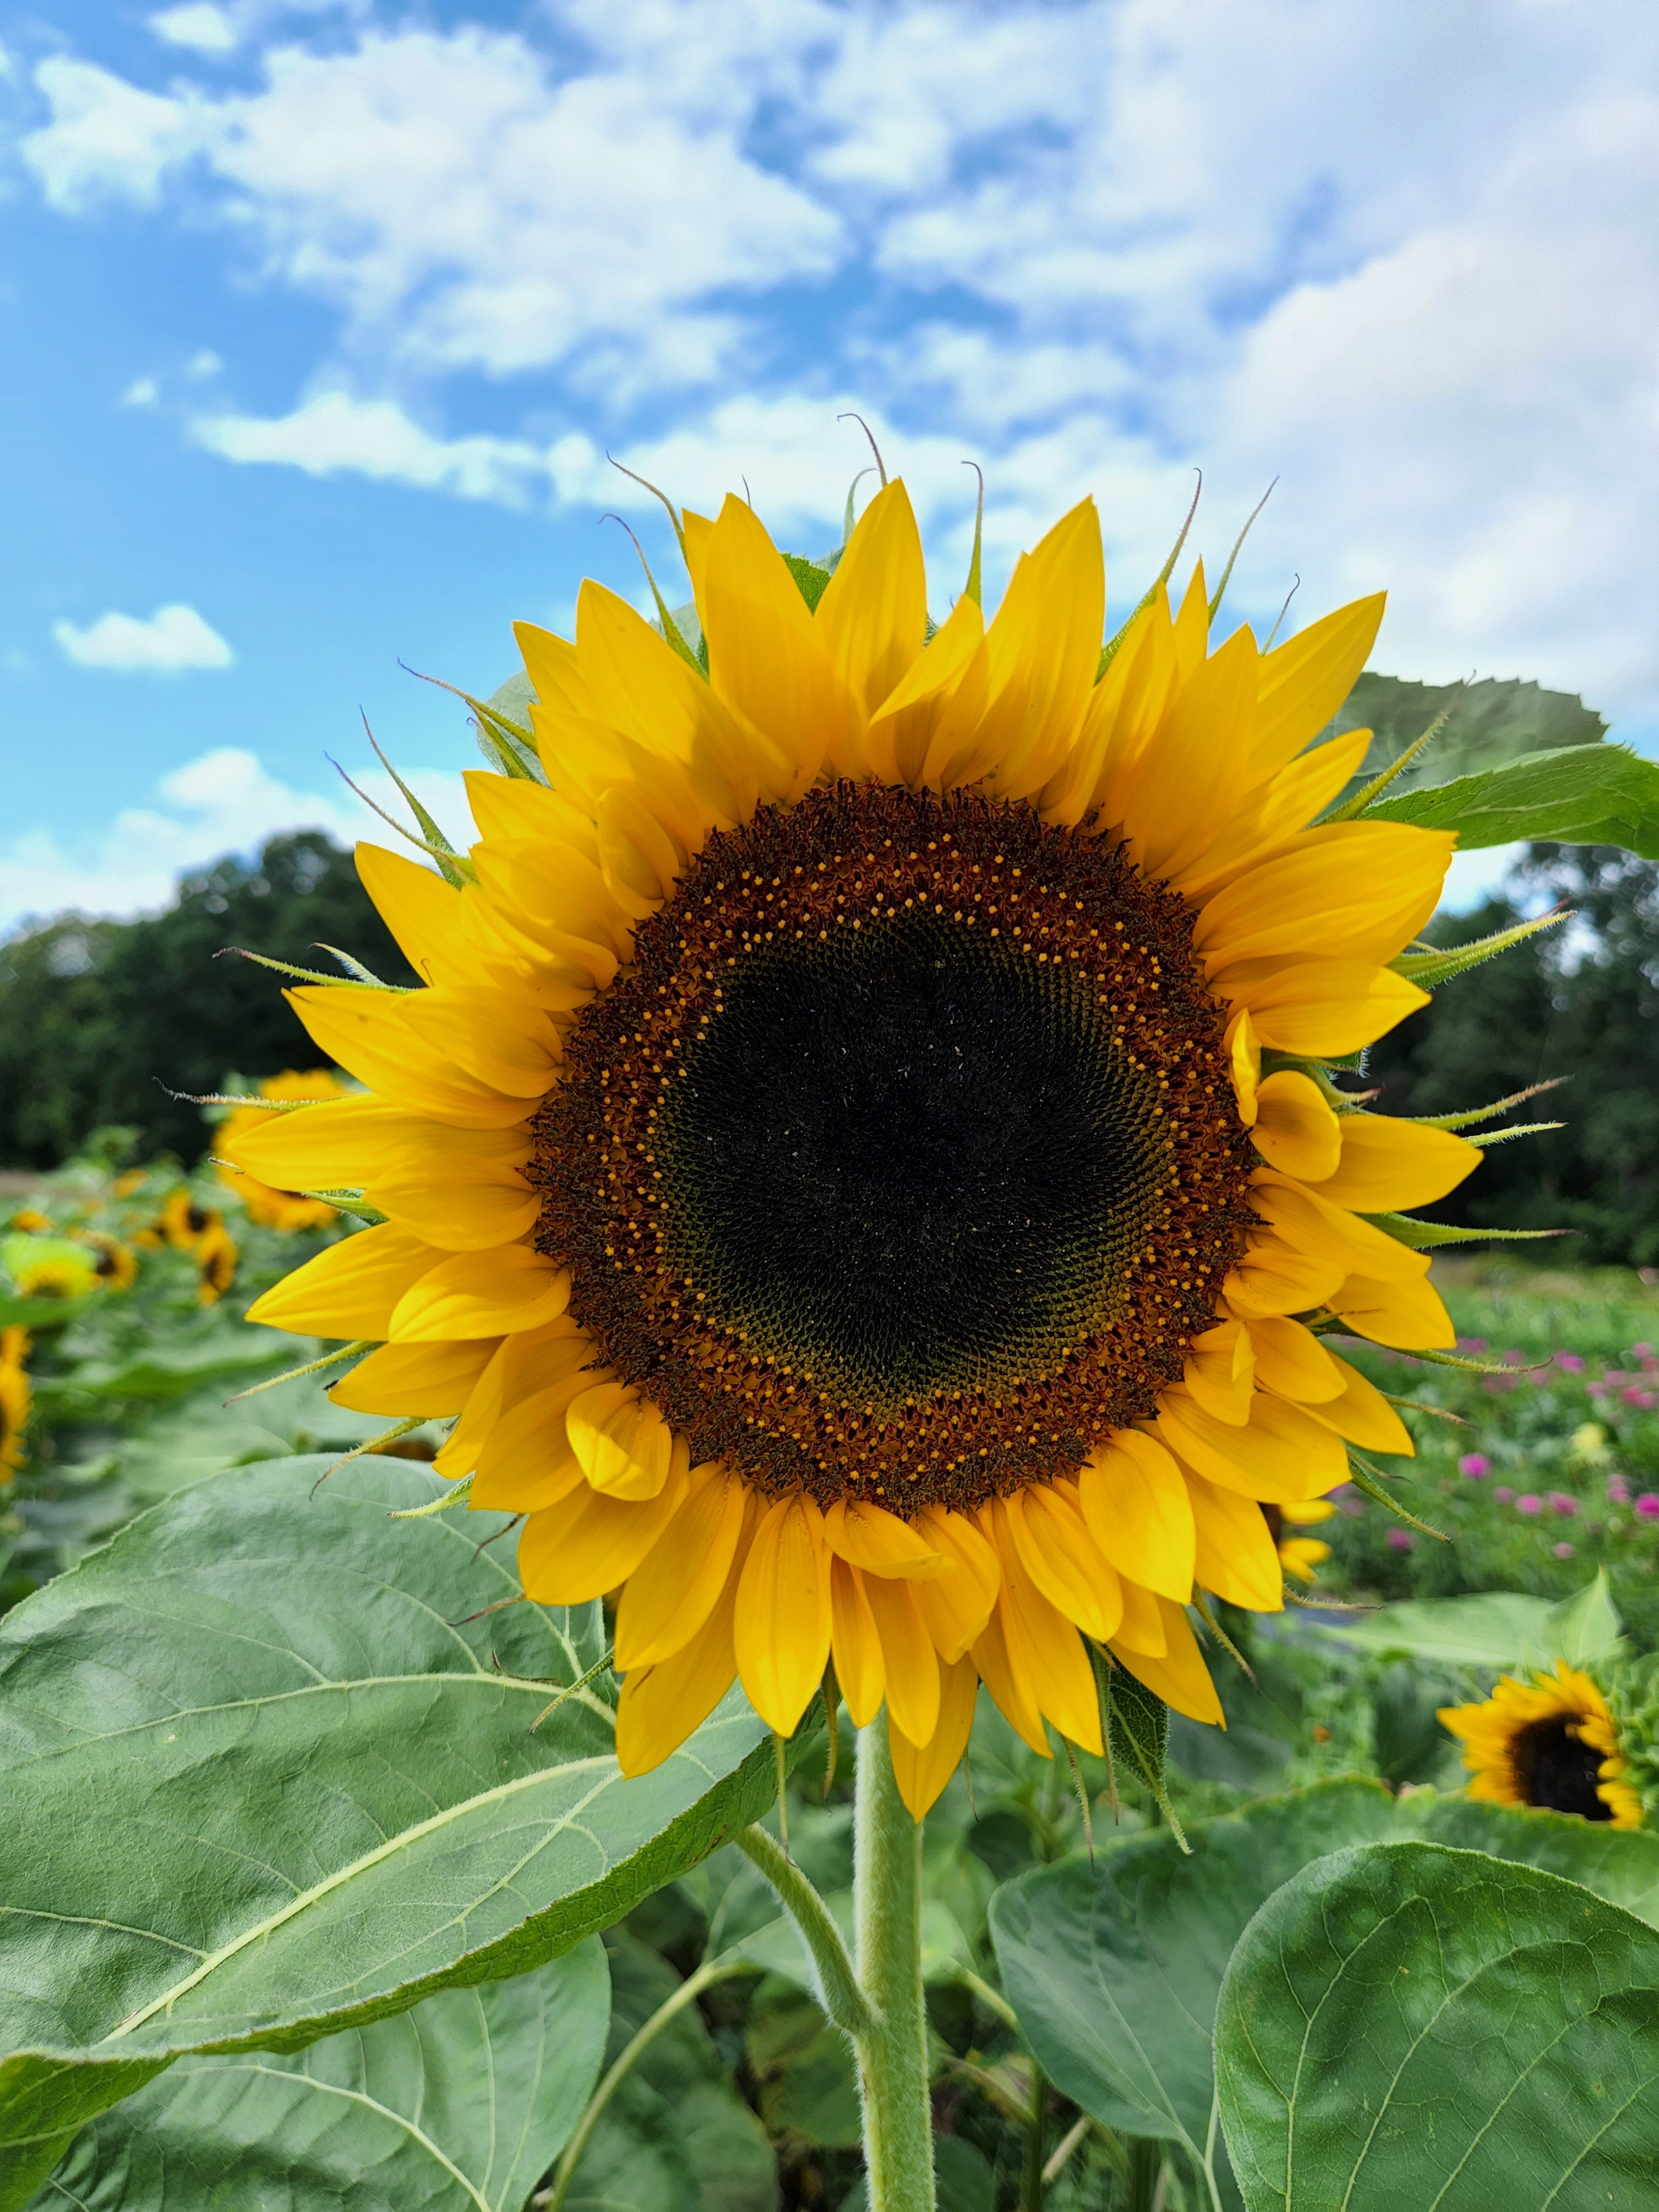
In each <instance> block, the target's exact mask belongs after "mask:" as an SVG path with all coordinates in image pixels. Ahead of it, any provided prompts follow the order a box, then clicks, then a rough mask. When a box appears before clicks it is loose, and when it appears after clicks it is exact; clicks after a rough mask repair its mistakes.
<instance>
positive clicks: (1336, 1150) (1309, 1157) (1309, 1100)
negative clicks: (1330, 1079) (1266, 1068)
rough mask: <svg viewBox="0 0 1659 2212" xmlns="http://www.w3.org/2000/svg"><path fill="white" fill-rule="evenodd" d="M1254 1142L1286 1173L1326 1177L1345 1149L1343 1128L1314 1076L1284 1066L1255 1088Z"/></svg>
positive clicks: (1311, 1179)
mask: <svg viewBox="0 0 1659 2212" xmlns="http://www.w3.org/2000/svg"><path fill="white" fill-rule="evenodd" d="M1250 1142H1251V1143H1252V1144H1253V1145H1254V1146H1255V1148H1256V1150H1257V1152H1260V1153H1261V1157H1262V1158H1263V1159H1264V1160H1267V1161H1269V1162H1270V1163H1271V1164H1273V1166H1274V1167H1276V1168H1282V1169H1283V1170H1285V1174H1286V1175H1291V1176H1298V1177H1299V1178H1300V1179H1301V1180H1302V1181H1303V1182H1322V1181H1323V1180H1324V1178H1325V1177H1326V1176H1328V1175H1329V1174H1330V1173H1331V1171H1332V1170H1333V1169H1334V1167H1335V1165H1336V1163H1337V1160H1338V1158H1340V1154H1341V1151H1342V1132H1341V1130H1340V1127H1338V1126H1337V1118H1336V1115H1334V1113H1332V1111H1331V1109H1330V1108H1329V1107H1328V1105H1327V1104H1326V1103H1325V1101H1324V1099H1323V1097H1322V1096H1321V1095H1320V1090H1319V1085H1317V1084H1316V1082H1315V1081H1314V1080H1313V1079H1312V1077H1311V1076H1307V1075H1301V1074H1298V1073H1297V1070H1296V1069H1295V1068H1293V1067H1281V1068H1280V1069H1279V1071H1278V1072H1277V1073H1276V1074H1273V1075H1270V1076H1268V1077H1267V1079H1266V1081H1265V1082H1264V1083H1263V1084H1262V1085H1261V1089H1260V1090H1259V1091H1257V1092H1256V1116H1255V1122H1254V1124H1253V1125H1252V1127H1251V1130H1250Z"/></svg>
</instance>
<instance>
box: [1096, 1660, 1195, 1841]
mask: <svg viewBox="0 0 1659 2212" xmlns="http://www.w3.org/2000/svg"><path fill="white" fill-rule="evenodd" d="M1090 1656H1091V1659H1092V1661H1093V1662H1094V1669H1095V1686H1096V1687H1097V1690H1098V1691H1099V1692H1100V1708H1101V1717H1102V1719H1103V1722H1104V1723H1105V1737H1106V1749H1107V1752H1108V1753H1109V1756H1110V1758H1111V1759H1113V1760H1115V1761H1121V1764H1122V1765H1125V1766H1127V1768H1128V1770H1129V1771H1130V1772H1131V1773H1132V1774H1134V1775H1137V1776H1139V1778H1140V1780H1141V1781H1142V1782H1144V1783H1145V1784H1146V1787H1147V1788H1148V1789H1149V1790H1151V1791H1152V1796H1153V1799H1154V1801H1155V1802H1156V1803H1157V1806H1158V1810H1159V1812H1160V1813H1162V1814H1163V1815H1164V1819H1165V1820H1167V1821H1168V1822H1169V1824H1170V1832H1171V1833H1172V1834H1173V1835H1174V1837H1175V1839H1176V1843H1177V1844H1180V1845H1181V1847H1182V1850H1185V1848H1186V1844H1185V1840H1184V1838H1182V1832H1181V1823H1180V1821H1179V1820H1176V1816H1175V1813H1174V1811H1173V1809H1172V1808H1171V1807H1170V1792H1169V1787H1168V1784H1167V1783H1166V1782H1165V1779H1164V1767H1165V1765H1166V1763H1167V1761H1168V1759H1169V1753H1170V1708H1169V1707H1168V1706H1167V1705H1165V1704H1164V1700H1163V1699H1162V1698H1159V1697H1155V1696H1154V1695H1153V1693H1152V1691H1151V1690H1149V1689H1148V1688H1147V1687H1146V1684H1145V1683H1144V1682H1142V1681H1139V1680H1137V1679H1136V1677H1135V1676H1134V1675H1133V1674H1130V1672H1129V1670H1128V1668H1127V1667H1118V1666H1115V1665H1114V1664H1113V1663H1112V1662H1110V1661H1109V1660H1108V1659H1106V1658H1105V1657H1104V1656H1103V1655H1102V1654H1101V1653H1100V1652H1099V1651H1098V1650H1096V1648H1095V1647H1094V1646H1093V1645H1092V1644H1091V1646H1090Z"/></svg>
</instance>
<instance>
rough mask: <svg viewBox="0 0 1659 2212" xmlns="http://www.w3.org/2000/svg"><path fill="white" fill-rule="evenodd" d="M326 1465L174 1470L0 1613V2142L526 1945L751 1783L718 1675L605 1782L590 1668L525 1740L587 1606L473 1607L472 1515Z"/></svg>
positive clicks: (717, 1812) (477, 1538) (411, 1475)
mask: <svg viewBox="0 0 1659 2212" xmlns="http://www.w3.org/2000/svg"><path fill="white" fill-rule="evenodd" d="M328 1464H329V1462H327V1461H326V1460H322V1459H315V1458H310V1459H291V1460H286V1461H282V1462H276V1463H274V1464H271V1465H266V1466H260V1467H255V1468H244V1469H240V1470H239V1471H237V1472H236V1473H234V1474H229V1475H227V1476H224V1477H223V1478H222V1479H221V1480H216V1481H213V1482H210V1483H205V1484H202V1485H198V1486H196V1487H194V1488H192V1489H190V1490H186V1491H183V1492H179V1493H178V1494H177V1495H176V1496H174V1497H173V1498H169V1499H167V1501H166V1502H165V1503H163V1504H160V1505H158V1506H156V1507H155V1508H154V1509H153V1510H151V1511H150V1512H149V1513H147V1514H145V1515H143V1516H142V1517H141V1518H140V1519H138V1520H137V1521H136V1522H132V1523H131V1524H130V1525H129V1526H128V1527H127V1528H125V1529H124V1530H123V1531H122V1532H121V1533H120V1534H119V1535H118V1536H117V1537H116V1538H115V1539H114V1540H113V1541H112V1542H111V1543H110V1544H109V1545H108V1547H106V1549H104V1550H103V1551H101V1552H99V1553H94V1554H93V1555H92V1556H91V1557H90V1558H88V1559H86V1560H85V1561H84V1562H83V1563H82V1565H81V1566H80V1567H79V1568H78V1569H77V1570H76V1571H74V1572H73V1573H71V1574H67V1575H64V1576H63V1577H60V1578H59V1579H58V1580H57V1581H56V1582H54V1583H51V1584H50V1585H49V1586H48V1587H47V1588H46V1589H44V1590H42V1591H40V1593H38V1595H35V1596H33V1597H32V1598H30V1599H28V1600H27V1601H25V1602H24V1603H23V1604H22V1605H21V1606H19V1607H16V1608H15V1610H14V1611H13V1612H12V1613H9V1614H8V1615H7V1617H6V1619H5V1620H4V1621H3V1623H0V1793H3V1798H4V1802H5V1803H6V1806H7V1817H6V1820H5V1821H4V1822H3V1824H0V1906H3V1907H4V1908H7V1909H6V1910H4V1911H0V2144H4V2143H10V2144H14V2145H19V2146H22V2145H27V2144H29V2143H31V2142H33V2143H34V2144H36V2145H37V2146H38V2145H40V2144H41V2143H42V2142H45V2140H46V2138H48V2137H49V2136H52V2134H53V2133H55V2132H60V2131H61V2130H64V2129H65V2128H68V2127H71V2126H74V2125H76V2124H79V2123H80V2122H81V2121H82V2120H84V2119H86V2118H88V2117H90V2115H91V2114H92V2113H94V2112H97V2111H99V2110H100V2109H102V2108H103V2107H104V2106H106V2105H108V2104H111V2103H112V2102H114V2101H115V2100H117V2099H118V2098H120V2097H123V2096H126V2095H128V2094H130V2093H131V2092H132V2091H133V2090H134V2089H136V2088H137V2087H139V2086H140V2084H141V2083H142V2082H143V2081H144V2080H145V2079H147V2078H148V2076H149V2075H150V2074H152V2073H154V2072H155V2071H156V2070H157V2069H159V2068H161V2066H164V2065H166V2064H167V2063H168V2062H169V2061H170V2060H172V2059H173V2058H174V2057H179V2056H180V2055H182V2054H183V2053H185V2052H187V2051H204V2050H216V2051H228V2050H240V2049H246V2048H263V2049H266V2050H273V2049H274V2050H284V2049H285V2050H295V2049H298V2048H300V2047H301V2046H302V2045H305V2044H307V2043H308V2042H310V2041H312V2040H313V2039H314V2038H315V2037H317V2036H319V2035H320V2034H327V2033H331V2032H334V2031H336V2030H337V2029H340V2028H343V2027H349V2026H354V2025H357V2024H360V2023H367V2022H368V2021H374V2020H378V2019H381V2018H384V2017H386V2015H390V2014H392V2013H397V2012H400V2011H402V2010H404V2008H406V2007H408V2006H409V2005H411V2004H413V2003H415V2002H417V2001H418V2000H419V1999H420V1998H422V1997H423V1996H428V1994H430V1993H431V1992H432V1991H433V1990H437V1989H441V1988H444V1987H447V1986H450V1985H453V1984H458V1983H459V1984H471V1983H477V1982H483V1981H489V1980H493V1979H495V1978H501V1977H505V1976H509V1975H513V1974H520V1973H524V1972H528V1971H529V1970H530V1969H531V1968H532V1967H534V1966H539V1965H540V1964H542V1963H543V1961H544V1960H547V1959H549V1958H552V1957H555V1956H556V1955H557V1954H560V1953H562V1952H563V1951H566V1950H568V1949H569V1948H571V1947H572V1946H573V1945H574V1944H575V1943H577V1942H580V1940H581V1939H582V1937H583V1936H586V1935H589V1934H591V1933H592V1931H593V1930H595V1929H600V1928H604V1927H607V1926H609V1925H610V1924H611V1923H612V1922H614V1921H615V1920H617V1918H619V1917H621V1916H622V1915H623V1914H624V1913H626V1912H627V1911H629V1910H630V1909H631V1907H632V1906H633V1905H634V1904H635V1902H636V1901H637V1900H638V1899H640V1898H641V1897H642V1896H644V1895H646V1894H647V1893H649V1892H650V1891H652V1890H653V1889H656V1888H657V1887H659V1886H660V1885H661V1884H662V1883H663V1882H665V1881H671V1880H672V1879H673V1878H674V1877H675V1876H676V1875H678V1874H680V1873H681V1872H682V1871H683V1870H684V1869H685V1868H687V1867H689V1866H690V1865H692V1864H694V1863H696V1861H697V1860H698V1859H700V1858H702V1857H703V1856H704V1855H705V1853H707V1852H708V1851H710V1850H715V1849H717V1848H718V1847H719V1846H720V1844H723V1843H724V1842H726V1840H727V1838H729V1837H730V1836H731V1835H732V1832H734V1831H735V1830H736V1829H737V1828H738V1826H742V1825H743V1824H744V1823H745V1822H747V1821H749V1820H752V1819H753V1818H754V1817H755V1816H756V1814H757V1813H759V1812H761V1811H762V1810H763V1809H764V1808H765V1807H766V1806H767V1804H768V1803H769V1802H770V1799H771V1796H772V1794H773V1778H772V1764H771V1746H770V1742H769V1738H768V1737H767V1735H766V1732H765V1730H764V1729H763V1728H762V1726H761V1723H759V1721H758V1720H757V1718H756V1717H755V1716H754V1715H753V1713H752V1712H750V1710H749V1708H748V1706H747V1705H746V1704H744V1701H743V1700H742V1699H741V1698H740V1697H738V1695H736V1694H735V1693H734V1694H733V1695H732V1696H731V1697H729V1698H728V1699H727V1700H726V1703H725V1704H724V1705H722V1706H721V1707H720V1709H719V1711H717V1712H716V1713H715V1714H714V1716H713V1717H711V1718H710V1719H709V1720H708V1722H706V1723H704V1725H703V1727H702V1729H699V1730H698V1731H697V1733H696V1735H694V1736H693V1737H692V1738H691V1740H690V1742H689V1743H687V1744H686V1745H685V1746H684V1747H682V1749H681V1750H680V1751H679V1752H678V1753H676V1754H675V1755H674V1756H673V1757H672V1758H671V1759H668V1760H667V1761H665V1763H664V1765H661V1766H660V1767H659V1768H658V1769H656V1771H654V1772H653V1773H651V1774H648V1775H643V1776H641V1777H640V1778H637V1779H635V1780H633V1781H624V1780H623V1778H622V1776H621V1775H620V1773H619V1772H618V1771H617V1764H616V1760H615V1758H614V1756H613V1753H612V1750H611V1743H612V1719H611V1710H610V1708H609V1706H608V1705H606V1703H605V1700H604V1699H602V1698H601V1697H600V1696H599V1695H598V1694H597V1692H595V1691H593V1690H592V1689H589V1690H585V1691H582V1692H578V1693H577V1694H575V1695H574V1696H571V1697H568V1698H566V1699H564V1700H563V1701H562V1703H560V1704H559V1705H557V1707H556V1711H553V1712H552V1713H551V1714H550V1715H549V1717H547V1719H546V1720H545V1721H544V1723H543V1725H542V1726H541V1727H540V1729H538V1731H537V1732H536V1733H535V1734H533V1735H532V1732H531V1724H532V1721H534V1720H535V1718H536V1717H537V1716H538V1714H539V1713H541V1712H542V1711H543V1709H544V1707H545V1706H546V1705H548V1703H549V1702H550V1699H551V1698H552V1697H553V1695H554V1694H555V1693H554V1691H553V1689H552V1688H551V1687H550V1684H551V1683H555V1682H562V1683H565V1684H568V1683H570V1682H572V1681H574V1679H575V1678H576V1677H577V1676H578V1675H580V1674H582V1673H583V1672H584V1671H585V1670H586V1668H588V1667H589V1666H591V1665H592V1662H594V1660H595V1659H596V1658H597V1657H598V1656H599V1654H600V1652H601V1650H602V1649H603V1633H602V1629H601V1626H600V1620H599V1608H598V1607H597V1606H592V1607H580V1608H578V1609H575V1610H574V1611H571V1612H568V1613H567V1612H564V1611H562V1610H559V1609H544V1608H542V1607H537V1606H532V1605H529V1604H525V1603H513V1602H509V1603H507V1609H505V1610H501V1611H495V1612H493V1613H489V1614H488V1615H487V1616H486V1617H483V1618H477V1617H475V1616H477V1615H479V1614H481V1613H483V1609H484V1608H486V1607H494V1606H500V1605H501V1604H502V1602H503V1601H513V1600H514V1599H516V1598H517V1597H518V1595H519V1586H518V1583H517V1581H516V1579H515V1577H514V1576H513V1571H512V1564H511V1561H512V1553H511V1549H510V1547H509V1546H507V1545H503V1544H501V1543H494V1544H491V1545H489V1547H487V1548H480V1547H481V1541H483V1540H489V1539H494V1538H499V1537H500V1536H501V1535H502V1534H504V1532H505V1529H506V1528H507V1522H505V1520H504V1519H503V1518H502V1516H498V1515H486V1514H470V1513H461V1514H452V1515H440V1516H433V1517H431V1518H428V1519H425V1520H419V1521H404V1522H394V1521H392V1520H391V1519H389V1518H388V1515H389V1513H390V1512H391V1511H392V1510H399V1509H406V1508H408V1507H410V1506H413V1505H419V1504H424V1503H426V1502H427V1501H428V1499H430V1498H435V1497H437V1496H440V1495H441V1484H440V1481H439V1479H438V1478H437V1477H436V1476H435V1475H434V1474H431V1473H430V1472H429V1470H427V1469H424V1468H419V1467H417V1466H416V1465H414V1464H413V1463H411V1462H406V1461H393V1460H385V1459H381V1460H368V1461H357V1462H353V1463H352V1465H351V1466H349V1468H343V1469H342V1470H341V1472H340V1473H339V1474H337V1475H335V1476H334V1477H333V1479H332V1480H331V1481H329V1482H328V1483H326V1484H325V1485H324V1486H322V1487H321V1488H320V1489H319V1490H317V1492H316V1495H315V1496H314V1497H313V1495H312V1492H313V1486H315V1485H316V1483H317V1481H318V1478H319V1476H320V1475H322V1474H324V1473H325V1470H326V1468H327V1467H328ZM19 2158H20V2159H21V2160H22V2162H23V2163H24V2164H27V2154H26V2153H24V2152H22V2151H21V2150H20V2152H19ZM8 2201H14V2202H15V2201H16V2199H15V2198H13V2199H11V2200H8V2199H7V2198H6V2197H5V2195H4V2193H3V2187H0V2205H3V2204H4V2203H7V2202H8Z"/></svg>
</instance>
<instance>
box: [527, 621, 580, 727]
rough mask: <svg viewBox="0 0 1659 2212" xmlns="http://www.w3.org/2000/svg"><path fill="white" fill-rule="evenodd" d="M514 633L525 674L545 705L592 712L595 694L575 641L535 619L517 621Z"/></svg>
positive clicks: (571, 711)
mask: <svg viewBox="0 0 1659 2212" xmlns="http://www.w3.org/2000/svg"><path fill="white" fill-rule="evenodd" d="M513 641H514V642H515V643H516V644H517V646H518V648H519V653H520V658H521V659H522V660H523V662H524V667H525V674H526V676H528V678H530V682H531V685H532V689H533V690H534V691H535V694H536V696H537V698H538V700H539V701H540V702H541V703H542V705H543V706H544V707H556V708H563V709H564V710H565V711H567V712H568V713H572V714H592V712H593V699H592V694H591V693H590V691H589V690H588V688H587V683H586V678H585V677H584V676H583V674H582V671H581V664H580V661H579V660H578V659H577V657H576V648H575V647H574V645H572V644H570V643H569V641H568V640H567V639H565V638H562V637H556V636H555V635H554V633H553V632H552V631H551V630H550V629H538V627H537V625H536V624H535V623H526V622H515V623H513Z"/></svg>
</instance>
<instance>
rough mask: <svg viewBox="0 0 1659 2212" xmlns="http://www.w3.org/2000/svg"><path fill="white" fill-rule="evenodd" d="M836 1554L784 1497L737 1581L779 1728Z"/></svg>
mask: <svg viewBox="0 0 1659 2212" xmlns="http://www.w3.org/2000/svg"><path fill="white" fill-rule="evenodd" d="M726 504H727V506H728V507H729V506H730V505H731V501H727V502H726ZM714 550H715V554H716V555H718V552H719V550H720V549H719V544H718V541H717V542H716V545H715V549H714ZM779 565H780V567H781V563H780V564H779ZM712 567H713V561H712V559H711V568H712ZM786 574H787V572H786ZM711 589H712V583H711ZM790 589H791V590H792V591H793V589H794V586H793V585H791V586H790ZM804 604H805V603H804V602H803V605H804ZM829 1559H830V1555H829V1552H828V1551H827V1550H826V1549H825V1548H824V1543H823V1530H822V1527H821V1525H820V1521H819V1515H818V1511H817V1507H816V1506H815V1505H813V1504H812V1503H811V1499H810V1498H779V1499H778V1500H777V1501H776V1503H775V1504H772V1505H769V1507H768V1508H767V1509H766V1510H765V1511H764V1512H763V1514H762V1516H761V1518H760V1522H759V1524H758V1526H757V1528H756V1530H755V1537H754V1541H753V1543H752V1544H751V1545H750V1549H749V1558H748V1561H747V1563H746V1564H745V1565H744V1571H743V1579H742V1582H741V1583H740V1584H739V1585H738V1613H737V1626H736V1629H735V1632H734V1633H735V1636H736V1639H737V1651H738V1674H740V1675H741V1676H742V1677H743V1686H744V1692H746V1694H747V1696H748V1699H749V1702H750V1705H753V1707H754V1708H755V1711H757V1713H758V1714H759V1715H760V1717H761V1718H762V1719H763V1721H764V1722H765V1723H766V1725H767V1726H768V1728H770V1729H776V1730H777V1732H778V1734H779V1735H793V1734H794V1732H795V1729H796V1726H797V1724H798V1723H799V1720H800V1717H801V1715H802V1714H803V1713H804V1712H805V1711H806V1708H807V1706H808V1705H810V1704H811V1701H812V1695H813V1692H815V1691H816V1690H817V1686H818V1684H819V1683H820V1682H821V1681H822V1680H823V1668H824V1662H825V1661H826V1660H827V1659H828V1658H829V1629H830V1616H829Z"/></svg>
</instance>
